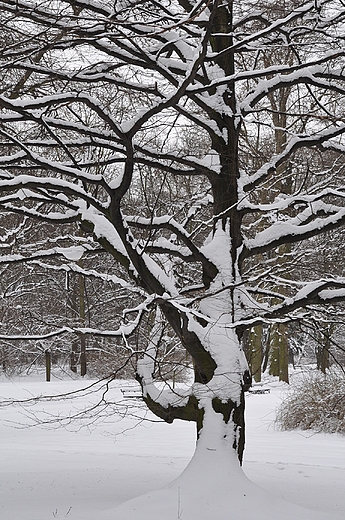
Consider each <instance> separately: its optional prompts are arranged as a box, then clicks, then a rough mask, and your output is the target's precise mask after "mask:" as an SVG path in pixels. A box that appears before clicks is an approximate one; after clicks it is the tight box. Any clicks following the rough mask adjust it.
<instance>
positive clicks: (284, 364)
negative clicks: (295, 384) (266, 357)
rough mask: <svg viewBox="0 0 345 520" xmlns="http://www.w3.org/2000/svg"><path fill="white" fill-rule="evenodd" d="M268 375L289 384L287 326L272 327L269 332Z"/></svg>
mask: <svg viewBox="0 0 345 520" xmlns="http://www.w3.org/2000/svg"><path fill="white" fill-rule="evenodd" d="M269 367H270V368H269V373H270V375H272V376H278V377H279V381H284V382H285V383H288V382H289V369H288V368H289V343H288V331H287V326H286V325H284V324H281V323H280V324H279V325H273V326H272V328H271V332H270V362H269Z"/></svg>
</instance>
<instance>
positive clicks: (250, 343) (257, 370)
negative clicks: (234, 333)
mask: <svg viewBox="0 0 345 520" xmlns="http://www.w3.org/2000/svg"><path fill="white" fill-rule="evenodd" d="M243 344H244V351H245V354H246V358H247V361H248V365H249V369H250V373H251V374H252V376H253V377H254V380H255V381H256V383H259V382H260V381H261V376H262V361H263V360H262V325H258V326H257V327H254V328H252V329H250V331H245V335H244V338H243Z"/></svg>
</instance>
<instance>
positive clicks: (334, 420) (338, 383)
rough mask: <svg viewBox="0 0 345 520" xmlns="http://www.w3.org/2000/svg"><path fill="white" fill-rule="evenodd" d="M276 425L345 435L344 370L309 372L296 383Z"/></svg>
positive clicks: (284, 402) (284, 428) (290, 428)
mask: <svg viewBox="0 0 345 520" xmlns="http://www.w3.org/2000/svg"><path fill="white" fill-rule="evenodd" d="M276 422H277V424H278V425H279V427H280V428H282V429H283V430H293V429H297V428H300V429H302V430H315V431H318V432H326V433H342V434H345V376H344V374H343V372H341V371H340V370H334V369H333V370H328V371H327V373H326V374H322V373H321V372H319V371H310V372H306V373H305V374H304V375H303V377H301V378H298V380H297V381H295V382H293V383H292V385H291V388H290V390H289V392H288V395H287V397H286V398H285V399H284V401H283V402H282V404H281V405H280V407H279V409H278V412H277V417H276Z"/></svg>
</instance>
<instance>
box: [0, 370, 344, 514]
mask: <svg viewBox="0 0 345 520" xmlns="http://www.w3.org/2000/svg"><path fill="white" fill-rule="evenodd" d="M84 384H85V382H84ZM81 385H82V382H80V381H71V380H69V381H58V380H56V381H55V380H54V381H52V382H50V383H45V382H41V381H37V380H34V379H33V378H21V379H20V380H18V379H17V380H16V381H12V382H10V381H6V380H4V379H2V380H0V397H1V399H7V398H16V399H26V398H29V397H31V396H35V395H39V394H46V393H49V394H52V393H61V392H64V391H73V390H76V389H77V388H80V387H81ZM116 386H117V387H116V388H113V389H112V390H111V391H110V393H109V394H108V396H109V395H110V396H111V397H112V399H113V400H117V401H118V400H121V399H122V394H121V392H120V387H123V386H126V384H125V383H123V382H120V383H116ZM283 392H284V389H283V387H282V386H280V385H272V386H271V393H270V394H265V395H252V394H250V395H248V396H247V447H246V455H245V463H244V470H245V473H246V474H247V476H248V477H249V478H250V479H251V480H252V481H253V482H255V483H256V484H258V485H259V486H261V487H262V488H264V489H266V490H268V491H269V492H270V493H272V494H273V495H275V496H276V497H283V498H285V499H286V500H289V501H291V502H294V503H296V504H300V505H303V506H305V507H308V508H310V509H313V510H315V511H317V510H318V511H324V512H325V516H324V518H325V520H327V518H328V515H329V516H330V515H331V512H332V511H333V512H336V513H338V517H339V518H340V519H341V518H345V493H344V491H345V437H341V436H337V435H323V434H311V433H305V432H296V431H295V432H281V431H279V430H277V429H275V427H274V418H275V409H276V407H277V406H278V404H279V402H280V399H281V398H282V395H283ZM99 395H100V394H98V397H99ZM96 399H97V398H96V396H95V395H84V396H83V397H81V398H79V399H78V400H77V401H76V402H74V401H70V400H67V401H66V400H64V401H57V402H55V401H48V402H40V403H38V404H36V405H34V406H32V407H29V408H25V409H24V408H23V407H20V406H16V407H14V406H8V407H4V408H0V441H1V442H0V461H1V464H0V518H1V520H49V519H53V518H58V519H61V518H67V519H70V520H116V514H115V513H113V512H112V510H113V509H114V507H115V506H117V505H118V504H120V503H121V502H123V501H125V500H128V499H131V498H132V497H135V496H137V495H140V494H144V493H148V492H149V491H151V490H153V489H157V488H161V487H162V486H165V485H166V484H168V483H169V482H170V481H172V480H173V479H175V478H176V477H177V476H178V475H179V474H180V473H181V471H182V470H183V469H184V468H185V467H186V465H187V463H188V462H189V460H190V458H191V456H192V454H193V451H194V442H195V432H194V425H193V424H189V423H184V422H181V421H178V422H176V423H175V424H173V425H166V424H164V423H161V422H155V421H154V422H152V421H143V422H141V423H139V424H138V417H144V416H145V412H144V410H142V409H140V406H141V405H140V403H139V408H133V400H127V401H125V402H123V403H122V404H123V406H121V407H120V408H119V409H118V410H117V412H116V413H115V411H114V413H112V414H111V415H110V417H107V418H106V419H104V420H101V421H99V422H97V423H95V424H92V423H91V419H88V420H86V422H85V424H87V427H84V428H80V426H81V424H80V422H77V423H71V424H68V421H64V420H63V418H64V417H65V416H68V415H69V414H73V413H75V412H77V411H78V410H80V409H82V408H83V407H88V406H89V403H90V402H96ZM127 405H129V406H130V408H129V411H130V412H131V414H132V415H131V416H130V417H125V418H121V415H119V413H122V412H124V411H125V408H124V406H127ZM108 412H109V410H108ZM31 414H34V415H35V416H37V417H39V418H40V419H44V420H46V421H49V420H50V418H51V417H52V416H60V418H61V421H62V422H63V424H64V427H60V428H56V426H53V425H51V426H45V427H37V426H36V427H24V428H23V427H22V426H23V425H24V424H25V425H29V424H32V415H31ZM133 415H134V416H133ZM146 418H147V419H153V417H152V416H150V415H146ZM121 432H124V433H122V434H121ZM327 512H328V513H327ZM315 515H316V516H317V513H315ZM137 518H138V519H139V518H140V514H139V513H138V515H137ZM176 518H178V516H176ZM181 518H182V520H183V516H181ZM229 518H230V517H229ZM253 518H255V504H253ZM281 518H283V516H281ZM284 518H285V517H284ZM302 518H303V517H302V516H301V518H300V519H299V518H297V517H296V516H295V517H294V520H302ZM308 518H309V516H308ZM310 518H313V516H311V517H310ZM318 518H319V516H318ZM212 520H217V519H216V518H215V517H214V518H212ZM248 520H249V518H248Z"/></svg>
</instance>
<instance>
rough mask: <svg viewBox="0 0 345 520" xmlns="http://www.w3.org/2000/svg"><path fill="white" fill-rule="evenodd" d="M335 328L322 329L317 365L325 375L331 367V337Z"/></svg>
mask: <svg viewBox="0 0 345 520" xmlns="http://www.w3.org/2000/svg"><path fill="white" fill-rule="evenodd" d="M333 328H334V327H333V326H332V324H331V325H328V326H327V325H326V326H325V327H323V328H322V332H321V334H320V341H319V344H318V346H317V350H316V363H317V368H318V370H321V372H322V373H323V374H325V373H326V371H327V369H328V368H329V366H330V363H329V352H330V348H331V335H332V332H333Z"/></svg>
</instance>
